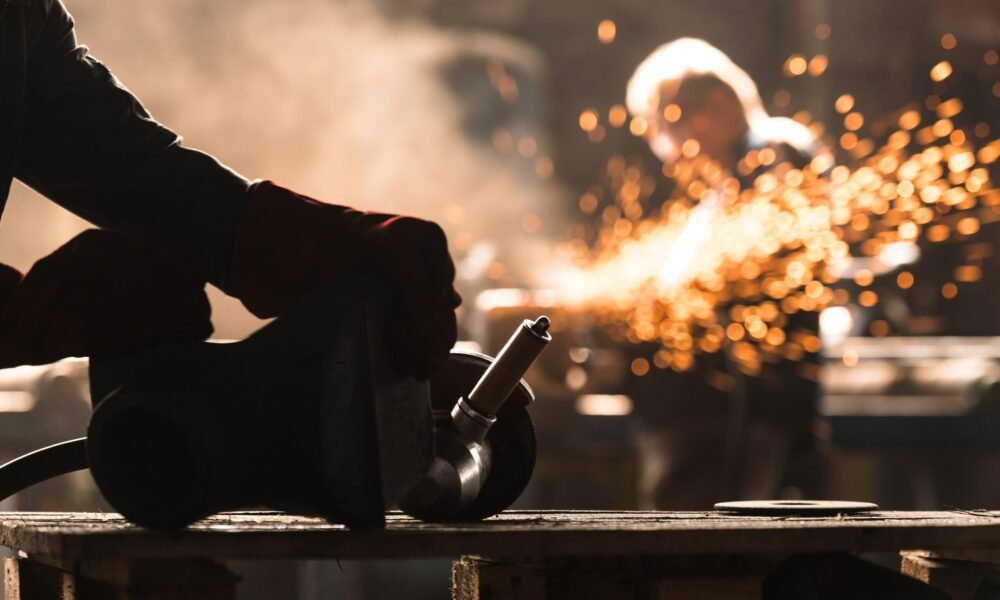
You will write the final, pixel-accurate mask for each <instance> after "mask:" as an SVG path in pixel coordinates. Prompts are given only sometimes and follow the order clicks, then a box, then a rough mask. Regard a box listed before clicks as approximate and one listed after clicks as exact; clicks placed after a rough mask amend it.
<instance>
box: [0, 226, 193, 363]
mask: <svg viewBox="0 0 1000 600" xmlns="http://www.w3.org/2000/svg"><path fill="white" fill-rule="evenodd" d="M210 315H211V308H210V307H209V303H208V298H207V297H206V295H205V290H204V281H203V280H201V279H199V278H198V277H197V276H195V275H194V274H193V273H191V272H189V271H188V270H187V269H186V268H185V265H184V263H183V262H182V261H180V260H178V259H177V258H176V257H174V256H172V255H171V254H169V253H168V252H166V251H164V250H162V249H159V248H157V247H154V246H151V245H149V244H147V243H145V242H144V241H143V240H141V239H140V238H137V237H133V236H129V235H126V234H122V233H116V232H112V231H99V230H96V229H95V230H88V231H85V232H83V233H81V234H80V235H78V236H76V237H75V238H73V239H72V240H71V241H70V242H69V243H67V244H66V245H64V246H62V247H61V248H59V249H58V250H56V251H55V252H53V253H52V254H50V255H49V256H46V257H45V258H43V259H41V260H39V261H38V262H37V263H35V265H34V266H33V267H32V268H31V269H30V270H29V271H28V273H27V274H26V275H25V276H24V277H23V278H22V277H21V276H20V273H18V272H17V271H16V270H15V269H13V268H11V267H7V266H3V268H0V368H3V367H13V366H18V365H37V364H46V363H51V362H54V361H56V360H59V359H61V358H65V357H68V356H88V357H91V358H104V357H110V356H118V355H122V354H125V353H128V352H132V351H135V350H139V349H141V348H144V347H147V346H154V345H159V344H168V343H175V342H191V341H200V340H204V339H205V338H207V337H208V336H209V335H211V333H212V324H211V321H210V320H209V317H210Z"/></svg>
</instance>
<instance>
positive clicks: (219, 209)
mask: <svg viewBox="0 0 1000 600" xmlns="http://www.w3.org/2000/svg"><path fill="white" fill-rule="evenodd" d="M30 10H31V11H32V12H31V13H30V15H29V19H30V20H29V24H28V38H27V44H28V48H27V52H28V65H27V81H26V92H27V107H28V108H27V118H26V123H25V133H24V138H23V141H22V143H21V147H20V153H19V154H20V160H19V163H18V165H17V168H16V173H15V175H16V176H17V178H18V179H20V180H22V181H24V182H25V183H26V184H28V185H29V186H31V187H33V188H35V189H36V190H38V191H39V192H40V193H41V194H43V195H45V196H46V197H48V198H50V199H52V200H53V201H55V202H57V203H58V204H60V205H61V206H63V207H65V208H67V209H68V210H70V211H72V212H74V213H76V214H77V215H79V216H81V217H83V218H84V219H86V220H88V221H90V222H92V223H94V224H96V225H98V226H100V227H102V228H105V229H111V230H117V231H123V232H128V233H130V234H133V235H139V236H142V237H143V238H144V239H146V240H149V241H153V242H156V243H159V244H162V245H163V246H164V247H165V248H168V249H170V251H172V252H175V253H177V254H178V255H179V256H181V257H183V260H184V261H185V262H186V263H187V264H188V265H189V266H190V267H191V268H192V269H193V270H194V271H195V272H197V274H198V276H200V277H202V278H203V279H204V280H206V281H210V282H212V283H216V284H220V283H222V282H223V281H224V279H225V275H226V267H227V264H228V260H229V256H230V253H231V248H232V244H233V239H234V236H235V230H236V225H237V222H238V220H239V217H240V214H241V212H242V207H243V205H244V203H245V201H246V198H247V188H248V185H249V184H248V182H247V181H246V180H245V179H243V178H242V177H240V176H239V175H237V174H236V173H234V172H233V171H231V170H230V169H228V168H226V167H224V166H223V165H221V164H219V162H218V161H216V160H215V159H214V158H212V157H211V156H208V155H207V154H204V153H201V152H198V151H195V150H191V149H188V148H185V147H184V146H183V145H182V144H181V141H180V138H179V137H178V136H177V135H176V134H174V133H173V132H171V131H170V130H168V129H167V128H165V127H164V126H162V125H160V124H159V123H157V122H156V121H154V120H153V119H152V118H151V117H150V115H149V113H148V112H147V111H146V109H145V108H143V106H142V104H140V103H139V101H138V100H137V99H136V98H135V97H134V96H133V95H132V94H131V93H130V92H129V91H128V90H127V89H125V88H124V87H123V86H122V84H121V83H120V82H119V81H118V80H116V79H115V78H114V77H113V76H112V75H111V73H110V72H109V71H108V69H107V68H106V67H105V66H104V65H103V64H101V63H100V62H98V61H97V60H96V59H94V58H93V57H91V56H89V55H88V54H87V49H86V47H84V46H80V45H79V44H77V41H76V36H75V34H74V31H73V20H72V18H71V17H70V15H69V14H68V13H67V12H66V9H65V7H64V6H63V4H62V3H61V2H59V1H57V0H39V1H36V2H33V3H32V8H31V9H30ZM191 101H192V102H197V101H198V99H197V98H191Z"/></svg>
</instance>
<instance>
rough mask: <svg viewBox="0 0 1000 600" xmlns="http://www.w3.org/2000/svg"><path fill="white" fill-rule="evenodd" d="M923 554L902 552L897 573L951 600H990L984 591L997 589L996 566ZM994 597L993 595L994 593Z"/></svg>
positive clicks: (999, 580)
mask: <svg viewBox="0 0 1000 600" xmlns="http://www.w3.org/2000/svg"><path fill="white" fill-rule="evenodd" d="M924 554H925V553H923V552H904V553H903V556H902V562H901V565H900V571H901V572H902V573H903V574H904V575H908V576H909V577H913V578H914V579H917V580H920V581H923V582H924V583H926V584H929V585H931V586H934V587H935V588H937V589H939V590H941V591H943V592H947V593H948V595H950V596H951V598H952V600H974V599H976V598H993V597H995V596H994V595H989V594H987V593H985V588H989V589H991V590H997V589H1000V587H998V584H1000V565H995V564H989V563H982V562H972V561H963V560H951V559H944V558H929V557H927V556H924ZM994 593H995V592H994Z"/></svg>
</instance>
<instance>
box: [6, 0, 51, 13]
mask: <svg viewBox="0 0 1000 600" xmlns="http://www.w3.org/2000/svg"><path fill="white" fill-rule="evenodd" d="M2 4H4V1H3V0H0V5H2ZM7 4H8V5H9V6H23V7H26V8H28V9H31V10H34V11H39V12H41V13H43V14H46V15H48V14H49V13H51V12H52V10H53V9H56V8H58V9H60V10H61V11H62V12H66V8H65V7H64V6H62V2H61V0H7Z"/></svg>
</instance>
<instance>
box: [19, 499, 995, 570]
mask: <svg viewBox="0 0 1000 600" xmlns="http://www.w3.org/2000/svg"><path fill="white" fill-rule="evenodd" d="M0 545H4V546H8V547H11V548H14V549H17V550H21V551H23V552H25V553H27V554H28V555H30V556H36V555H39V556H43V557H53V558H57V559H61V560H81V559H86V558H91V557H96V556H99V557H103V558H105V559H137V558H183V557H190V556H205V557H211V558H215V559H224V558H277V557H281V558H343V559H367V558H426V557H444V556H459V555H467V554H477V555H483V556H493V557H502V556H513V557H521V556H531V555H534V556H560V555H563V556H581V555H588V556H609V555H631V556H636V555H650V556H656V555H681V554H734V553H741V554H754V553H767V552H777V553H792V552H833V551H844V552H863V551H899V550H910V549H929V550H940V551H945V550H991V549H997V548H1000V512H977V513H965V512H877V513H868V514H864V515H853V516H843V517H827V518H799V517H784V518H776V517H741V516H732V515H724V514H721V513H712V512H707V513H702V512H627V513H616V512H600V511H589V512H555V511H553V512H538V511H511V512H507V513H504V514H502V515H500V516H498V517H495V518H492V519H488V520H486V521H483V522H480V523H465V524H433V523H423V522H420V521H416V520H414V519H410V518H409V517H405V516H403V515H400V514H398V513H393V514H390V515H389V517H388V524H387V527H386V528H385V529H384V530H372V531H352V530H348V529H346V528H344V527H342V526H339V525H334V524H330V523H327V522H325V521H323V520H322V519H314V518H306V517H297V516H289V515H284V514H280V513H228V514H223V515H219V516H216V517H212V518H210V519H206V520H204V521H201V522H199V523H196V524H194V525H193V526H191V527H190V528H188V529H185V530H183V531H179V532H172V533H157V532H152V531H148V530H144V529H140V528H138V527H135V526H133V525H131V524H129V523H128V522H126V521H125V520H123V519H122V518H121V517H120V516H118V515H114V514H96V513H0Z"/></svg>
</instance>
